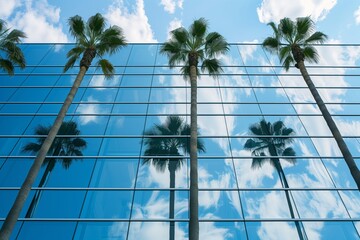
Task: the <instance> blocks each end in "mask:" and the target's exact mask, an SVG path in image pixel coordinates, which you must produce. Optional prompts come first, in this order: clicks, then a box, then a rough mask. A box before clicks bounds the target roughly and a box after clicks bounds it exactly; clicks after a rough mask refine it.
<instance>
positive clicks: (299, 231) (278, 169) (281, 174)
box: [273, 158, 305, 240]
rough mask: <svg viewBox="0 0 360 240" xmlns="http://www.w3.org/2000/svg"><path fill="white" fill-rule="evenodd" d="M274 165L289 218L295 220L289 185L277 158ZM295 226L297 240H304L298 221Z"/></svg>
mask: <svg viewBox="0 0 360 240" xmlns="http://www.w3.org/2000/svg"><path fill="white" fill-rule="evenodd" d="M273 161H274V165H275V168H276V170H277V172H278V174H279V178H280V182H281V185H282V186H283V188H285V191H284V192H285V196H286V201H287V203H288V206H289V211H290V217H291V218H292V219H295V214H294V209H293V207H292V204H291V199H290V193H289V191H288V190H287V189H288V188H289V184H288V182H287V180H286V177H285V173H284V170H283V169H282V167H281V164H280V159H278V158H275V159H274V160H273ZM295 226H296V230H297V232H298V235H299V239H300V240H304V239H305V238H304V236H303V233H302V231H301V226H300V222H299V221H295Z"/></svg>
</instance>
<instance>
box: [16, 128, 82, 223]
mask: <svg viewBox="0 0 360 240" xmlns="http://www.w3.org/2000/svg"><path fill="white" fill-rule="evenodd" d="M50 129H51V126H47V127H45V126H42V125H40V126H38V127H37V128H36V129H35V134H36V135H40V136H46V135H48V134H49V132H50ZM60 135H73V136H76V135H80V130H79V129H78V127H77V123H76V122H74V121H65V122H63V123H62V124H61V126H60V129H59V132H58V136H60ZM44 140H45V139H44V138H43V137H39V138H38V139H37V141H36V142H30V143H28V144H26V145H25V146H24V147H23V149H22V151H23V152H31V153H37V152H38V151H39V150H40V148H41V146H42V144H43V143H44ZM85 148H86V141H85V140H84V139H82V138H79V137H58V138H55V140H54V142H53V144H52V145H51V147H50V149H49V155H51V156H82V155H83V154H82V152H81V151H82V150H83V149H85ZM73 160H74V159H72V158H64V157H59V158H45V160H44V162H43V166H46V169H45V171H44V174H43V176H42V178H41V180H40V183H39V185H38V187H39V188H42V187H43V186H45V184H46V182H47V180H48V178H49V176H50V174H51V172H52V170H53V169H54V167H55V164H56V162H57V161H58V162H61V164H62V166H63V167H64V168H65V169H69V167H70V165H71V164H72V162H73ZM75 160H77V159H75ZM80 160H81V159H80ZM40 194H41V191H39V190H37V191H36V192H35V195H34V197H33V199H32V201H31V203H30V207H29V209H28V211H27V213H26V216H25V217H27V218H30V217H32V216H33V214H34V212H35V210H36V207H37V204H38V201H39V198H40Z"/></svg>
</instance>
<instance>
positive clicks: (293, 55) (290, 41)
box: [263, 17, 360, 190]
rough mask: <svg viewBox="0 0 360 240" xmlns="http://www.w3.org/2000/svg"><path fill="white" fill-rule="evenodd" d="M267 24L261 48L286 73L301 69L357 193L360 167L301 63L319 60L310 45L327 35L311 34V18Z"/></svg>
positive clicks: (324, 38)
mask: <svg viewBox="0 0 360 240" xmlns="http://www.w3.org/2000/svg"><path fill="white" fill-rule="evenodd" d="M268 25H269V26H270V27H271V28H272V29H273V31H274V35H273V36H272V37H268V38H266V39H265V40H264V42H263V46H264V48H265V49H266V50H268V51H270V52H271V53H275V54H278V55H279V58H280V62H281V63H282V64H283V67H284V68H285V70H286V71H287V70H289V68H290V65H291V64H294V63H295V67H296V68H298V69H299V70H300V72H301V75H302V76H303V78H304V80H305V82H306V84H307V86H308V88H309V90H310V92H311V94H312V95H313V97H314V99H315V102H316V104H317V105H318V107H319V109H320V111H321V113H322V115H323V117H324V119H325V121H326V123H327V125H328V126H329V129H330V131H331V133H332V135H333V136H334V138H335V141H336V142H337V145H338V146H339V149H340V151H341V153H342V155H343V157H344V159H345V162H346V164H347V165H348V167H349V170H350V173H351V175H352V177H353V178H354V180H355V182H356V185H357V187H358V189H359V190H360V171H359V168H358V167H357V166H356V163H355V161H354V158H353V156H352V155H351V153H350V151H349V149H348V147H347V145H346V143H345V141H344V139H343V137H342V136H341V133H340V131H339V129H338V128H337V126H336V124H335V121H334V120H333V119H332V117H331V115H330V113H329V111H328V109H327V107H326V105H325V104H324V101H323V100H322V98H321V96H320V94H319V92H318V91H317V89H316V87H315V85H314V83H313V82H312V80H311V78H310V75H309V73H308V72H307V70H306V67H305V63H304V61H305V60H306V61H309V62H315V63H316V62H317V61H318V58H319V56H318V53H317V51H316V49H315V48H314V46H313V45H311V44H316V43H323V42H324V41H325V40H326V39H327V36H326V35H325V34H324V33H322V32H315V31H314V29H315V26H314V22H313V21H312V20H311V19H310V17H302V18H297V19H296V21H295V22H294V21H292V20H291V19H289V18H283V19H281V20H280V23H279V24H278V26H276V25H275V23H273V22H270V23H269V24H268Z"/></svg>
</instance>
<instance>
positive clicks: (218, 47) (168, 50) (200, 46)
mask: <svg viewBox="0 0 360 240" xmlns="http://www.w3.org/2000/svg"><path fill="white" fill-rule="evenodd" d="M228 50H229V46H228V43H227V42H226V41H225V38H224V37H223V36H221V35H220V34H219V33H217V32H211V33H208V23H207V21H206V20H205V19H204V18H200V19H198V20H195V21H194V22H193V24H192V25H191V26H190V28H189V30H187V29H185V28H183V27H180V28H177V29H175V30H173V31H171V39H170V40H169V41H168V42H166V43H165V44H164V45H163V46H162V47H161V50H160V51H161V53H165V54H167V55H168V58H169V65H170V67H175V66H176V65H180V64H183V65H184V66H183V67H182V68H181V72H182V74H183V76H184V78H185V79H188V78H189V77H190V66H196V67H197V66H198V62H199V61H201V71H203V72H205V71H207V72H208V73H209V74H210V75H212V76H216V75H217V74H218V73H219V72H221V71H222V69H221V66H220V61H219V60H218V59H217V58H216V57H217V56H219V55H221V54H225V53H226V52H227V51H228ZM196 72H197V75H199V73H200V71H199V69H197V71H196Z"/></svg>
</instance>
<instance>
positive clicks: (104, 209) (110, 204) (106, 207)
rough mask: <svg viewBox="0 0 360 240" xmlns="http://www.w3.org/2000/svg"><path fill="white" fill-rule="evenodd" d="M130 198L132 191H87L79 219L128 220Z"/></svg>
mask: <svg viewBox="0 0 360 240" xmlns="http://www.w3.org/2000/svg"><path fill="white" fill-rule="evenodd" d="M132 196H133V192H132V191H117V190H116V191H115V190H112V191H100V190H98V191H89V192H88V194H87V196H86V199H85V203H84V208H83V211H82V213H81V217H83V218H129V217H130V206H131V205H130V203H131V200H132Z"/></svg>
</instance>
